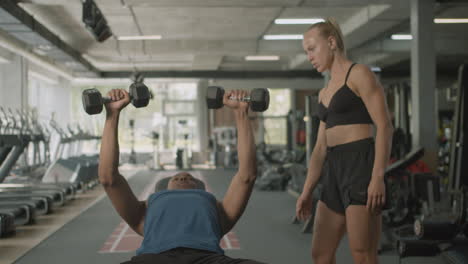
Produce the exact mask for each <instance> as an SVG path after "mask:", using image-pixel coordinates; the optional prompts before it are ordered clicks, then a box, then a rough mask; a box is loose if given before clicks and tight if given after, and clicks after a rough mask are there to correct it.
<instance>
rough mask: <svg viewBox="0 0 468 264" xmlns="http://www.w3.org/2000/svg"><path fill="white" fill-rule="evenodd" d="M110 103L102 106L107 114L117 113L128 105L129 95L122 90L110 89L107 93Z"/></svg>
mask: <svg viewBox="0 0 468 264" xmlns="http://www.w3.org/2000/svg"><path fill="white" fill-rule="evenodd" d="M107 96H109V97H110V98H111V100H112V101H111V102H109V103H107V104H104V105H105V106H106V111H107V113H118V112H120V110H122V109H124V108H125V107H126V106H127V105H128V104H129V103H130V95H129V94H128V92H127V91H126V90H124V89H112V90H110V91H109V92H108V93H107Z"/></svg>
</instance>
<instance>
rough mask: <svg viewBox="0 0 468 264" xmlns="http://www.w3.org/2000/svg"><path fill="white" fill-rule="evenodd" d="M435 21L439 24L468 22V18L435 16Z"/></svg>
mask: <svg viewBox="0 0 468 264" xmlns="http://www.w3.org/2000/svg"><path fill="white" fill-rule="evenodd" d="M434 23H437V24H456V23H468V18H435V19H434Z"/></svg>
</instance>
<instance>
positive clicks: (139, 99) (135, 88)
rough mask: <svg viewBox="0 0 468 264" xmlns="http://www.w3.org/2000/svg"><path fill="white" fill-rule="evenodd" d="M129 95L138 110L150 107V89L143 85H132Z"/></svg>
mask: <svg viewBox="0 0 468 264" xmlns="http://www.w3.org/2000/svg"><path fill="white" fill-rule="evenodd" d="M129 93H130V97H131V98H132V104H133V105H134V106H135V107H136V108H140V107H145V106H147V105H148V103H149V100H150V97H151V95H150V93H149V89H148V87H146V85H144V84H143V83H132V84H131V85H130V88H129Z"/></svg>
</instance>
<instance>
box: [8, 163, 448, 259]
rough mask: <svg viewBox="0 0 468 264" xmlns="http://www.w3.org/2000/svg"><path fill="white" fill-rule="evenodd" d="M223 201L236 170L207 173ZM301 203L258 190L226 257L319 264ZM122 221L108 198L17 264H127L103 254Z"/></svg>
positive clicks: (143, 180) (140, 179)
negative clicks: (298, 213) (297, 217)
mask: <svg viewBox="0 0 468 264" xmlns="http://www.w3.org/2000/svg"><path fill="white" fill-rule="evenodd" d="M201 173H202V174H203V175H204V176H205V178H206V180H207V184H208V185H209V187H210V188H211V189H212V191H213V193H214V194H215V196H216V197H217V198H218V199H221V198H222V196H223V194H224V192H225V191H226V189H227V187H228V185H229V182H230V180H231V178H232V176H234V174H235V171H234V170H216V171H201ZM154 174H155V172H148V171H142V172H140V173H138V174H137V175H136V176H134V177H133V178H131V179H130V181H129V182H130V185H131V187H132V189H133V190H134V192H135V193H136V194H137V195H138V194H139V193H141V192H142V190H143V189H144V188H145V187H146V185H147V184H148V183H149V182H150V181H151V180H152V179H153V177H154ZM295 203H296V199H295V198H294V197H292V196H290V195H289V194H287V193H285V192H261V191H256V190H255V191H254V193H253V195H252V198H251V200H250V203H249V205H248V207H247V208H246V211H245V213H244V216H243V217H242V218H241V220H240V221H239V222H238V224H237V225H236V226H235V228H234V230H233V231H234V232H235V233H236V235H237V237H238V239H239V242H240V249H238V250H227V251H226V255H228V256H231V257H236V258H249V259H255V260H258V261H262V262H265V263H271V264H302V263H313V262H312V260H311V258H310V247H311V238H312V237H311V234H302V233H301V232H300V229H301V227H300V226H299V225H293V224H291V223H290V222H291V218H292V216H293V214H294V208H295ZM120 222H121V220H120V218H119V216H118V215H117V213H116V212H115V210H114V209H113V207H112V205H111V204H110V201H109V200H108V199H107V198H105V199H102V200H101V201H99V202H98V203H96V204H95V205H94V206H92V207H91V208H89V209H88V210H87V211H85V212H84V213H83V214H81V215H80V216H78V217H77V218H75V219H74V220H73V221H71V222H70V223H68V224H66V225H65V226H64V227H63V228H61V229H60V230H58V231H57V232H56V233H54V234H53V235H52V236H50V237H49V238H48V239H46V240H45V241H43V242H42V243H41V244H39V245H38V246H37V247H35V248H33V249H32V250H31V251H29V252H28V253H27V254H26V255H24V256H23V257H21V258H20V259H19V260H18V261H16V262H15V263H16V264H36V263H48V264H54V263H57V264H63V263H67V264H75V263H76V264H78V263H101V264H106V263H121V262H123V261H126V260H129V259H130V258H131V257H132V256H133V255H134V252H131V253H105V254H103V253H99V252H98V251H99V250H100V249H101V247H102V245H103V244H104V242H105V241H106V240H107V238H108V237H109V235H110V234H111V233H112V232H113V231H114V229H115V227H116V226H117V225H118V224H119V223H120ZM336 260H337V263H352V258H351V254H350V251H349V246H348V241H347V239H346V237H345V238H344V239H343V240H342V242H341V244H340V246H339V248H338V251H337V258H336ZM380 263H381V264H388V263H399V261H398V258H397V256H396V255H395V254H394V253H391V252H390V253H387V254H386V255H382V256H380ZM400 263H425V264H437V263H444V262H442V261H441V259H440V258H406V259H404V260H402V261H401V262H400Z"/></svg>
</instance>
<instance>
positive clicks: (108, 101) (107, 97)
mask: <svg viewBox="0 0 468 264" xmlns="http://www.w3.org/2000/svg"><path fill="white" fill-rule="evenodd" d="M132 99H133V96H131V95H130V100H132ZM102 102H103V103H104V104H107V103H110V102H117V101H114V100H112V98H110V97H109V96H103V97H102Z"/></svg>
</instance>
